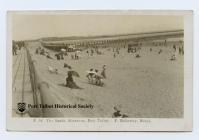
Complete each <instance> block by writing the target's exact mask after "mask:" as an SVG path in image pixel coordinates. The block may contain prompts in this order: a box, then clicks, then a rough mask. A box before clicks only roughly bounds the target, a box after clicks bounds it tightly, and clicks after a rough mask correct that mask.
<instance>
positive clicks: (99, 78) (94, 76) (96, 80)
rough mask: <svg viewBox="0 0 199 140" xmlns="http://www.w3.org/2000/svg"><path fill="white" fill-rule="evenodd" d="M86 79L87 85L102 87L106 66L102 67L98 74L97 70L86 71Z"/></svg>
mask: <svg viewBox="0 0 199 140" xmlns="http://www.w3.org/2000/svg"><path fill="white" fill-rule="evenodd" d="M87 73H88V74H87V75H86V77H87V78H88V81H89V83H91V84H94V85H98V86H103V85H104V82H103V79H106V65H103V67H102V71H101V73H100V74H99V70H97V69H93V68H92V69H90V70H89V71H87Z"/></svg>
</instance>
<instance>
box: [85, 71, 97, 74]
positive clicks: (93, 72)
mask: <svg viewBox="0 0 199 140" xmlns="http://www.w3.org/2000/svg"><path fill="white" fill-rule="evenodd" d="M86 72H87V73H92V74H97V73H96V72H95V71H89V70H88V71H86Z"/></svg>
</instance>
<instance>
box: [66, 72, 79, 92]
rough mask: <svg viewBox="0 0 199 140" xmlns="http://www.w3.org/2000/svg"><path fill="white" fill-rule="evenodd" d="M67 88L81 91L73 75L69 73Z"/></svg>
mask: <svg viewBox="0 0 199 140" xmlns="http://www.w3.org/2000/svg"><path fill="white" fill-rule="evenodd" d="M66 86H67V87H69V88H71V89H72V88H73V89H81V88H80V87H79V86H78V85H76V83H75V82H74V80H73V75H72V74H71V73H68V77H67V78H66Z"/></svg>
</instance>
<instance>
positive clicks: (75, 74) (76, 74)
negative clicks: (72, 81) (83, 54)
mask: <svg viewBox="0 0 199 140" xmlns="http://www.w3.org/2000/svg"><path fill="white" fill-rule="evenodd" d="M69 74H71V75H73V76H76V77H80V76H79V73H78V72H76V71H74V70H70V71H68V75H69Z"/></svg>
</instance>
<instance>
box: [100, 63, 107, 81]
mask: <svg viewBox="0 0 199 140" xmlns="http://www.w3.org/2000/svg"><path fill="white" fill-rule="evenodd" d="M101 76H102V77H103V78H104V79H106V65H103V67H102V72H101Z"/></svg>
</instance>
